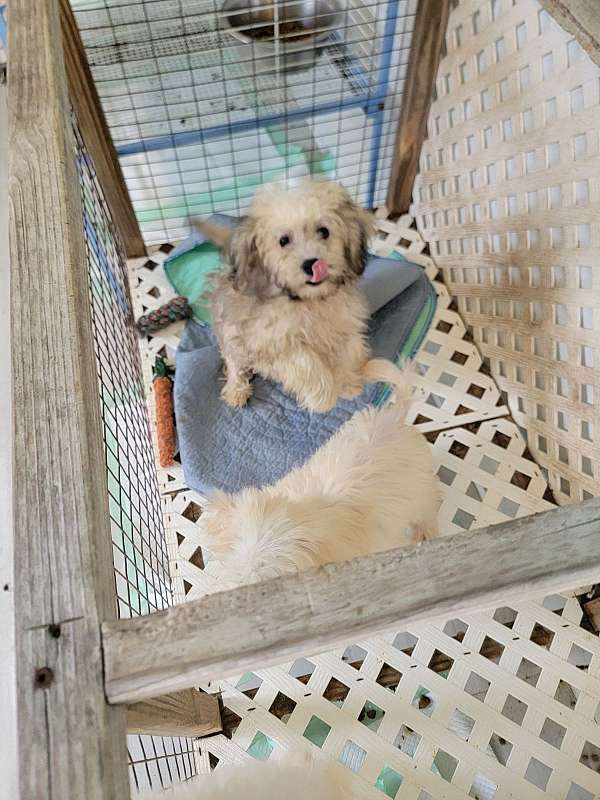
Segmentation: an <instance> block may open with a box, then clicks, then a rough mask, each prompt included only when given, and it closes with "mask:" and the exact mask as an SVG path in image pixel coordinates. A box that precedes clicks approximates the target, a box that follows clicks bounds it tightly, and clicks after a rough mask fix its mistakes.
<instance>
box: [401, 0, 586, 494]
mask: <svg viewBox="0 0 600 800" xmlns="http://www.w3.org/2000/svg"><path fill="white" fill-rule="evenodd" d="M599 170H600V68H598V67H597V66H596V65H595V64H594V63H593V62H592V61H591V59H590V58H589V57H588V56H587V54H586V53H585V52H584V51H583V50H582V49H581V47H580V46H579V44H578V43H577V41H576V40H575V39H574V38H573V37H572V36H571V35H569V34H567V33H565V31H563V30H562V29H561V28H559V26H558V25H557V24H556V23H555V22H554V21H553V20H552V19H551V17H550V16H549V15H548V14H547V12H546V11H545V10H543V9H542V7H541V6H540V4H539V3H538V2H536V0H519V2H516V3H513V2H511V1H510V0H496V1H495V2H491V3H490V2H488V1H487V0H486V2H462V3H460V4H459V5H458V7H457V8H456V9H455V10H454V11H453V12H452V17H451V21H450V24H449V29H448V35H447V54H446V56H445V57H444V58H443V59H442V62H441V64H440V69H439V73H438V80H437V99H436V100H435V102H434V103H433V105H432V108H431V113H430V117H429V139H428V140H427V141H426V142H425V144H424V146H423V150H422V154H421V174H420V176H419V178H418V180H417V184H416V187H415V213H416V216H417V222H418V225H419V230H420V231H421V232H422V234H423V237H424V239H425V240H426V241H427V242H428V243H429V245H430V248H431V251H432V255H433V256H434V258H435V260H436V263H437V264H438V265H439V266H440V267H441V268H442V270H443V273H444V278H445V281H446V285H447V286H448V289H449V291H450V293H451V294H452V296H453V297H455V298H456V301H457V303H458V308H459V310H460V312H461V314H462V316H463V318H464V319H465V321H466V323H467V324H468V325H469V328H470V330H471V331H472V334H473V337H474V339H475V341H476V343H477V345H478V346H479V348H480V349H481V352H482V353H483V355H484V356H485V358H486V361H487V363H488V364H489V367H490V369H491V372H492V374H493V376H494V378H495V379H496V381H497V382H498V385H499V387H500V388H501V389H502V390H504V391H505V392H506V393H507V394H508V398H509V404H510V408H511V411H512V413H513V415H514V419H515V421H516V422H517V423H518V425H519V426H521V427H522V428H523V429H526V430H527V441H528V445H529V448H530V449H531V451H532V452H533V453H534V455H535V457H536V459H537V460H538V462H539V463H540V464H541V465H542V466H543V467H544V468H545V469H546V470H547V471H548V479H549V482H550V485H551V487H552V489H553V491H554V494H555V497H556V498H557V500H558V501H559V502H560V503H569V502H578V501H581V500H585V499H586V498H589V497H592V496H594V495H597V494H598V489H599V488H600V461H599V460H598V441H597V440H598V430H599V426H600V415H599V412H598V409H599V407H600V406H599V403H598V398H599V392H600V378H599V374H600V373H599V368H600V351H599V349H598V327H599V325H600V306H599V299H598V298H599V297H600V292H599V286H600V283H599V280H600V279H599V277H598V276H599V275H600V272H599V267H598V259H599V255H600V223H599V221H598V220H599V216H598V211H599V208H600V206H599V203H600V178H599V175H600V171H599Z"/></svg>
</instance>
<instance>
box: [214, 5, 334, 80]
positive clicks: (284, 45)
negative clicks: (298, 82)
mask: <svg viewBox="0 0 600 800" xmlns="http://www.w3.org/2000/svg"><path fill="white" fill-rule="evenodd" d="M222 11H223V16H224V17H225V22H226V26H227V27H226V30H227V29H229V33H230V34H231V36H233V37H234V38H235V39H237V40H238V41H239V42H243V43H244V44H251V45H253V53H254V55H255V56H257V57H259V58H261V64H260V67H259V68H260V70H261V71H263V69H264V67H265V63H264V60H267V62H268V64H269V66H270V67H272V68H276V67H277V62H278V61H279V68H280V69H283V70H286V71H289V70H298V69H309V68H310V67H311V66H312V65H313V64H314V62H315V60H316V58H317V56H318V55H319V53H320V52H321V50H322V49H323V42H324V40H325V39H327V37H328V36H329V35H330V34H331V32H332V31H334V30H337V29H338V28H340V27H341V26H342V20H343V17H344V14H345V11H344V5H343V3H342V2H341V0H298V1H297V2H291V3H290V2H287V1H286V0H275V2H272V3H268V0H249V2H243V0H226V1H225V3H224V5H223V8H222ZM319 45H321V46H320V47H319Z"/></svg>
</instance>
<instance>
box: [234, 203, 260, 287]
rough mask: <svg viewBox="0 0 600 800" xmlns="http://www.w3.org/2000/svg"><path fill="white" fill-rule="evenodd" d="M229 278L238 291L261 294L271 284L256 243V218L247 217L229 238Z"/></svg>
mask: <svg viewBox="0 0 600 800" xmlns="http://www.w3.org/2000/svg"><path fill="white" fill-rule="evenodd" d="M227 255H228V260H229V264H230V271H229V279H230V280H231V282H232V284H233V285H234V287H235V288H236V289H238V291H240V292H244V293H245V294H254V295H261V294H263V293H264V291H265V289H266V288H267V287H268V285H269V280H268V276H267V274H266V272H265V269H264V266H263V263H262V260H261V258H260V256H259V253H258V247H257V245H256V220H254V219H253V217H246V218H245V219H243V220H242V222H241V223H240V224H239V225H238V227H237V228H236V229H235V231H234V232H233V235H232V237H231V239H230V240H229V246H228V248H227Z"/></svg>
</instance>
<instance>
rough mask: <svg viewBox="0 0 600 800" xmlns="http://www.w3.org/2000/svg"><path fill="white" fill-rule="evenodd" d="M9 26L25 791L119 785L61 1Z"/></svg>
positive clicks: (35, 5) (93, 388)
mask: <svg viewBox="0 0 600 800" xmlns="http://www.w3.org/2000/svg"><path fill="white" fill-rule="evenodd" d="M8 30H9V52H10V60H9V69H8V112H9V212H10V219H9V240H10V261H11V313H12V316H11V324H12V332H11V333H12V358H13V367H12V368H13V408H14V409H15V414H14V423H13V424H14V427H13V437H14V450H13V452H14V461H13V468H14V473H13V475H14V486H15V487H17V488H18V490H16V491H15V492H14V537H15V543H16V545H17V546H15V588H16V591H15V609H16V652H17V664H18V668H17V698H18V731H19V744H20V752H19V772H20V791H21V796H22V797H23V798H27V799H29V798H32V800H33V798H42V797H60V798H62V800H69V799H70V798H73V800H80V798H82V797H87V798H88V800H109V798H111V799H112V798H121V797H126V796H127V792H128V791H129V780H128V775H127V757H126V750H125V713H124V711H123V709H117V708H111V707H109V706H108V705H107V704H106V700H105V697H104V688H103V671H102V648H101V640H100V623H101V621H103V620H108V619H111V618H114V616H115V597H114V588H113V587H114V578H113V572H112V553H111V535H110V528H109V520H108V516H107V507H108V495H107V488H106V484H105V482H104V481H103V480H99V479H98V476H103V475H104V474H105V463H104V454H103V448H102V428H101V423H100V412H99V398H98V384H97V378H96V364H95V358H94V351H93V339H92V328H91V318H90V312H89V300H88V292H89V289H88V279H87V275H86V271H85V270H84V269H83V265H84V264H85V245H84V237H83V224H82V210H81V200H80V189H79V181H78V179H77V175H76V170H75V160H74V158H73V146H72V139H71V137H72V133H71V124H70V105H69V97H68V90H67V82H66V74H65V67H64V60H63V52H62V48H61V47H60V46H59V43H60V41H61V30H60V17H59V12H58V5H57V3H56V2H55V0H11V3H10V24H9V27H8ZM77 475H81V476H93V477H92V478H91V479H88V480H80V481H76V480H74V479H73V476H77Z"/></svg>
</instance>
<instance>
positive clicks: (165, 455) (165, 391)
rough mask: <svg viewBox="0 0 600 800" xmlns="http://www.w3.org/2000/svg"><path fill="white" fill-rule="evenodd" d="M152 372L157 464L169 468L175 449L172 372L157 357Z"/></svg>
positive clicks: (162, 360)
mask: <svg viewBox="0 0 600 800" xmlns="http://www.w3.org/2000/svg"><path fill="white" fill-rule="evenodd" d="M153 372H154V406H155V413H156V436H157V438H158V462H159V464H160V465H161V467H170V466H171V464H173V461H174V458H175V451H176V449H177V439H176V435H175V416H174V413H173V381H172V380H171V378H170V374H171V372H172V370H171V369H169V367H168V366H167V364H166V362H165V360H164V359H163V358H160V357H158V356H157V358H156V361H155V362H154V370H153Z"/></svg>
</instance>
